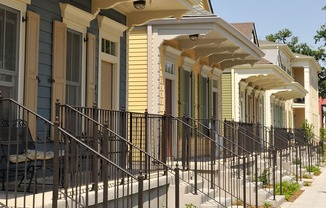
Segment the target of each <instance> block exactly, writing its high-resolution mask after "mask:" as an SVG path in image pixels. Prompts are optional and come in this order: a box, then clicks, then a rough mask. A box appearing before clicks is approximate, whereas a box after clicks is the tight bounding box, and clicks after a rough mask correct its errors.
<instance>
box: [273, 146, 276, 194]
mask: <svg viewBox="0 0 326 208" xmlns="http://www.w3.org/2000/svg"><path fill="white" fill-rule="evenodd" d="M272 152H273V200H276V198H275V197H276V166H277V150H276V149H273V151H272Z"/></svg>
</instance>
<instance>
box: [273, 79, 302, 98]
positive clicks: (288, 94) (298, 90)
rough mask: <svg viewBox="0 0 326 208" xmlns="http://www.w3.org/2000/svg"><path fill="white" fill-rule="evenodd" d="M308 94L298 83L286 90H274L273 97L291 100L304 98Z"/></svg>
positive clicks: (293, 83) (292, 84)
mask: <svg viewBox="0 0 326 208" xmlns="http://www.w3.org/2000/svg"><path fill="white" fill-rule="evenodd" d="M307 93H308V92H307V91H306V90H305V89H304V88H303V86H302V85H301V84H299V83H298V82H292V83H291V85H289V86H288V87H286V88H280V89H273V90H272V95H275V97H277V98H280V99H282V100H291V99H294V98H303V97H305V96H306V94H307Z"/></svg>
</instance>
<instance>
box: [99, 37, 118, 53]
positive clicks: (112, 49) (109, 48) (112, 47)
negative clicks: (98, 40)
mask: <svg viewBox="0 0 326 208" xmlns="http://www.w3.org/2000/svg"><path fill="white" fill-rule="evenodd" d="M102 52H103V53H107V54H110V55H112V56H117V52H116V43H115V42H113V41H110V40H107V39H104V38H102Z"/></svg>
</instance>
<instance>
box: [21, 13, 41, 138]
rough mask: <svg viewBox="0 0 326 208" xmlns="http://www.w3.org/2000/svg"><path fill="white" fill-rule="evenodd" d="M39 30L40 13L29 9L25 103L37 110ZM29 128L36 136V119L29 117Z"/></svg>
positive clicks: (33, 135)
mask: <svg viewBox="0 0 326 208" xmlns="http://www.w3.org/2000/svg"><path fill="white" fill-rule="evenodd" d="M39 32H40V15H38V14H36V13H34V12H31V11H27V22H26V53H25V61H26V62H25V83H24V85H25V86H24V90H25V92H24V105H25V106H26V107H27V108H28V109H30V110H32V111H34V112H36V111H37V87H38V80H37V76H38V57H39ZM28 121H29V122H30V123H29V128H30V131H31V134H32V137H33V139H35V138H36V119H35V117H33V116H31V117H30V118H28Z"/></svg>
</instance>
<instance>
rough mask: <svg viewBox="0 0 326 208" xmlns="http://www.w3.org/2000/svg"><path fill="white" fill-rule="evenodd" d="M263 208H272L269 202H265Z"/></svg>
mask: <svg viewBox="0 0 326 208" xmlns="http://www.w3.org/2000/svg"><path fill="white" fill-rule="evenodd" d="M263 207H264V208H271V207H272V203H271V202H269V201H265V202H264V204H263Z"/></svg>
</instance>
